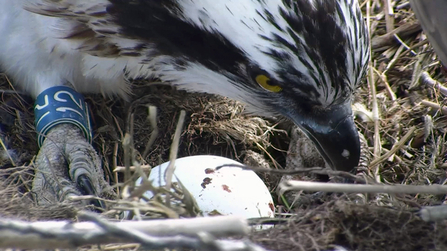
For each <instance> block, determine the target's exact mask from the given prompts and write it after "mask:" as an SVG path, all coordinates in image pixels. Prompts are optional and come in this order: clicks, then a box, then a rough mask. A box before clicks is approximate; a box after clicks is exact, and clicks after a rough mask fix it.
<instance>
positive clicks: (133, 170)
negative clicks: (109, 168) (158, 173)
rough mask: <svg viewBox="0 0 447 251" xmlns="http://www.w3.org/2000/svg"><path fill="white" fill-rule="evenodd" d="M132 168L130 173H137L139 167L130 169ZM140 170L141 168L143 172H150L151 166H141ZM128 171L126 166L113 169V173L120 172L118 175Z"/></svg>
mask: <svg viewBox="0 0 447 251" xmlns="http://www.w3.org/2000/svg"><path fill="white" fill-rule="evenodd" d="M129 168H130V171H131V172H135V171H137V167H136V166H130V167H129ZM138 168H141V169H142V170H143V171H145V172H149V171H150V170H151V168H152V167H151V166H150V165H141V166H139V167H138ZM125 170H126V167H125V166H117V167H115V169H113V172H115V173H116V172H118V173H122V172H124V171H125Z"/></svg>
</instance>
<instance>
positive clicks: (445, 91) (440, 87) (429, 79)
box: [419, 71, 447, 96]
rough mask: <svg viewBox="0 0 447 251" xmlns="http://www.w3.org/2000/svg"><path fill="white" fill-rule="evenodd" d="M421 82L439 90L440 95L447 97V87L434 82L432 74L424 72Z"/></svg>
mask: <svg viewBox="0 0 447 251" xmlns="http://www.w3.org/2000/svg"><path fill="white" fill-rule="evenodd" d="M419 81H420V83H421V84H425V85H428V86H429V87H431V88H433V89H436V90H439V92H440V93H442V95H444V96H447V87H445V86H443V85H442V84H441V83H439V82H438V81H436V80H434V79H433V78H432V77H431V76H430V74H428V72H426V71H423V72H422V73H421V76H420V78H419Z"/></svg>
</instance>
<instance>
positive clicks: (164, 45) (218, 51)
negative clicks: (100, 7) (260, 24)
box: [107, 0, 246, 72]
mask: <svg viewBox="0 0 447 251" xmlns="http://www.w3.org/2000/svg"><path fill="white" fill-rule="evenodd" d="M110 2H111V5H109V6H108V7H107V12H108V13H109V14H110V15H111V16H112V18H113V21H114V22H116V23H117V24H118V25H120V27H122V28H121V30H120V31H119V32H120V33H121V34H122V35H123V36H126V37H129V38H133V39H139V40H142V41H146V42H148V43H150V44H153V45H154V46H156V49H157V50H156V51H157V52H158V53H159V55H170V56H173V57H181V58H186V59H188V60H189V61H196V62H199V63H200V64H202V65H204V66H206V67H208V68H209V69H211V70H216V71H218V70H226V71H228V72H235V71H236V70H237V69H235V67H236V65H237V63H245V62H246V57H245V56H244V53H243V52H242V51H241V50H240V49H239V48H237V47H236V46H234V45H233V44H232V43H230V42H229V41H228V40H227V39H226V38H224V37H223V36H222V35H221V34H219V33H218V32H217V31H205V30H202V29H200V28H198V27H196V26H194V25H192V24H190V23H188V22H186V21H185V20H183V19H182V13H181V10H180V8H179V5H178V3H177V1H174V0H151V1H145V0H134V1H131V3H129V1H128V0H110ZM203 11H205V10H203ZM148 56H152V57H153V56H157V55H148Z"/></svg>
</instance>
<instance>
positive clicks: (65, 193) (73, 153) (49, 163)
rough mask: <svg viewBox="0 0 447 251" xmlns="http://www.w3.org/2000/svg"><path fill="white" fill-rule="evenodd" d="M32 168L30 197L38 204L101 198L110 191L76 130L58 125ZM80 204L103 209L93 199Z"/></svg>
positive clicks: (95, 158) (96, 159) (94, 157)
mask: <svg viewBox="0 0 447 251" xmlns="http://www.w3.org/2000/svg"><path fill="white" fill-rule="evenodd" d="M35 164H36V169H35V170H36V176H35V178H34V182H33V193H34V195H35V197H36V200H37V202H38V203H39V204H51V203H55V202H63V201H67V199H68V197H70V196H79V195H93V196H96V197H100V196H101V194H102V193H103V191H104V190H109V189H106V188H107V187H108V183H107V182H106V181H105V179H104V176H103V172H102V169H101V162H100V159H99V157H98V155H97V153H96V151H95V150H94V149H93V147H92V146H91V145H90V144H89V143H88V142H87V141H86V139H85V137H84V135H83V134H82V133H81V131H80V130H79V129H78V128H77V127H76V126H73V125H70V124H60V125H57V126H55V127H54V128H53V129H51V131H49V132H48V134H47V136H46V139H45V141H44V142H43V144H42V147H41V149H40V151H39V154H38V156H37V159H36V163H35ZM67 164H68V166H67ZM81 204H92V205H94V206H97V207H102V208H103V207H104V204H103V203H102V202H101V201H99V200H96V199H94V200H91V201H85V202H83V203H81Z"/></svg>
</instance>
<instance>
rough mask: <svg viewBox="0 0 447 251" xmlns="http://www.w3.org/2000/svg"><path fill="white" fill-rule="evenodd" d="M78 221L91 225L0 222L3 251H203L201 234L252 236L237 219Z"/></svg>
mask: <svg viewBox="0 0 447 251" xmlns="http://www.w3.org/2000/svg"><path fill="white" fill-rule="evenodd" d="M79 218H82V219H86V220H88V221H90V222H80V223H72V222H69V221H43V222H24V221H15V220H10V219H0V248H21V249H55V248H76V247H80V246H84V245H93V244H110V243H140V244H143V245H144V247H145V248H150V249H155V248H169V247H171V248H178V247H189V248H200V246H202V245H203V244H204V243H203V240H201V237H199V236H197V233H199V232H207V234H208V235H213V236H217V237H229V236H235V235H237V236H241V235H242V236H245V235H247V233H248V232H249V228H248V225H247V222H246V220H244V219H241V218H239V217H235V216H219V217H208V218H194V219H181V220H153V221H139V222H138V221H128V222H110V221H107V220H106V219H103V218H99V216H97V215H96V214H93V213H87V212H81V213H80V214H79ZM212 242H215V241H214V240H212ZM215 244H216V243H215ZM218 250H221V249H218ZM248 250H250V249H248Z"/></svg>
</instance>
